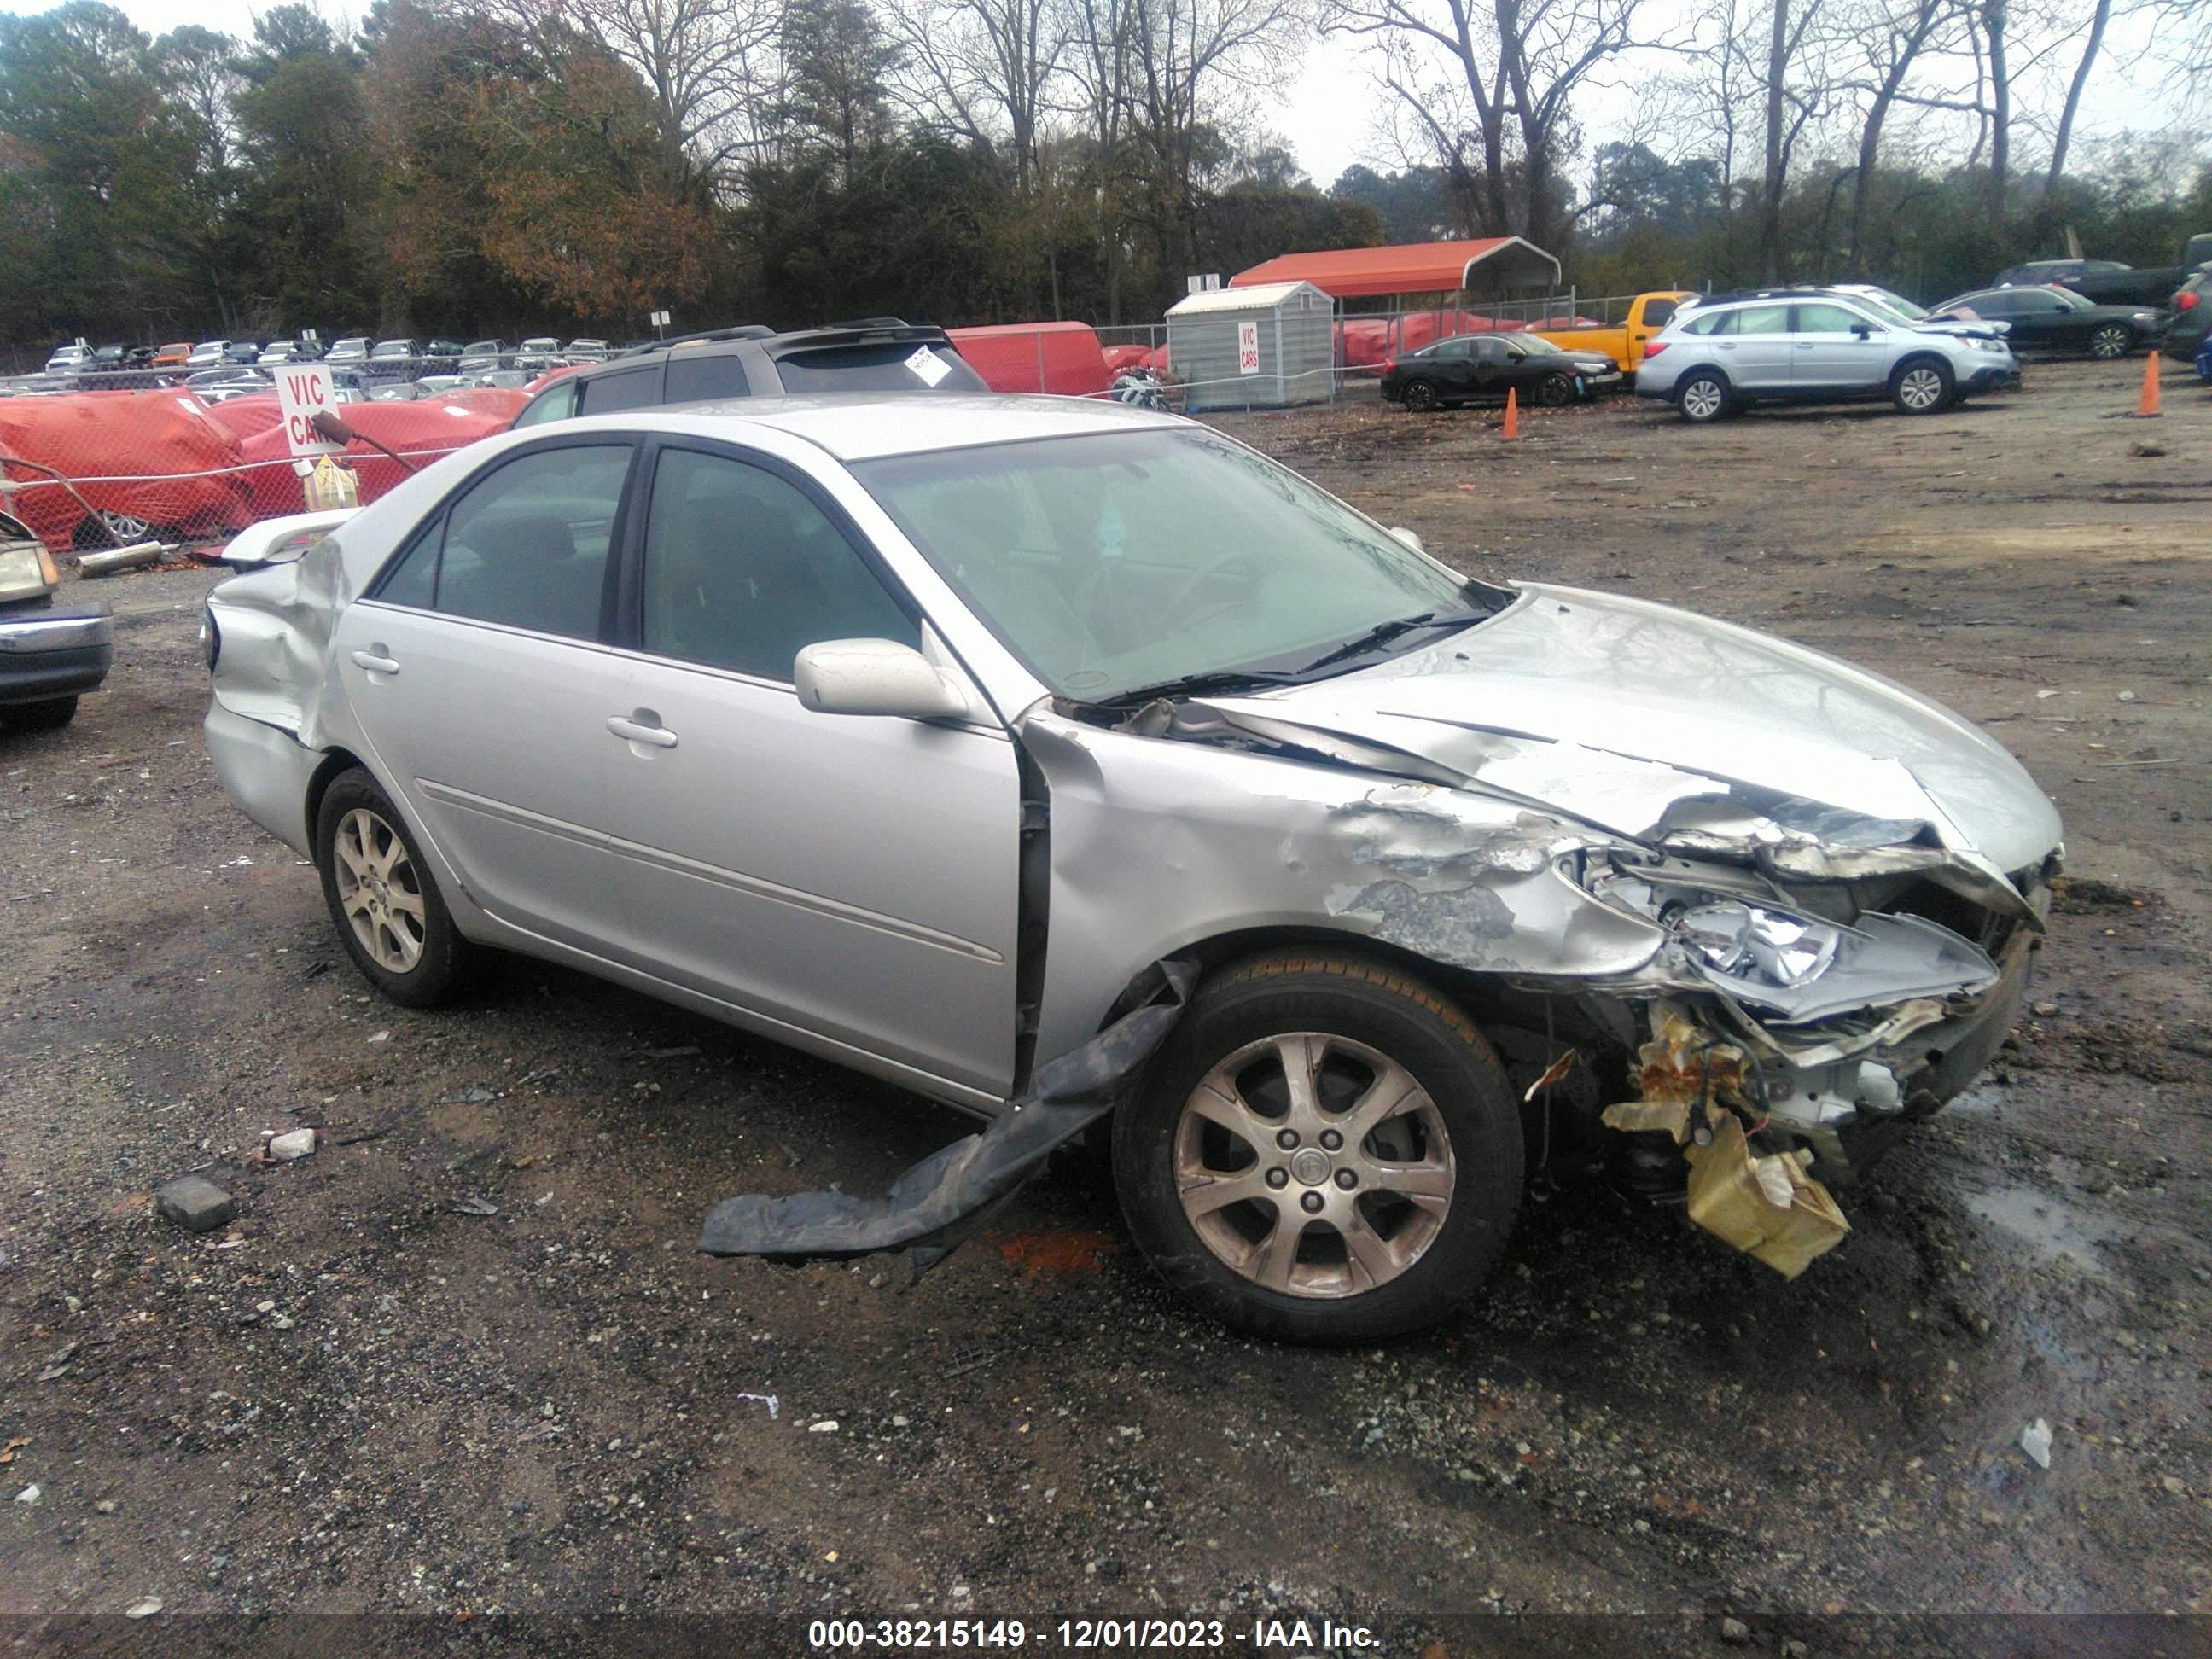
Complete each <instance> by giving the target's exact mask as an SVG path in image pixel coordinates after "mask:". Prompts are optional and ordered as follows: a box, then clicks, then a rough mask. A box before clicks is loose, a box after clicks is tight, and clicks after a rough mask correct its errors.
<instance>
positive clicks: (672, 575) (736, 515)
mask: <svg viewBox="0 0 2212 1659" xmlns="http://www.w3.org/2000/svg"><path fill="white" fill-rule="evenodd" d="M644 602H645V607H644V608H645V617H644V621H645V630H644V636H643V639H642V641H641V643H642V644H643V646H644V647H645V648H646V649H647V651H650V652H653V653H655V654H656V655H659V656H665V657H676V658H680V659H683V660H684V661H685V662H696V663H701V664H704V665H707V666H708V667H712V668H732V669H735V670H737V671H738V672H740V673H744V674H757V675H758V676H760V678H763V679H769V680H778V681H781V682H783V683H785V684H789V683H790V680H791V664H792V659H793V658H794V657H795V656H797V655H798V654H799V647H802V646H808V645H814V644H817V643H818V642H819V641H823V640H853V639H881V640H898V641H902V642H904V643H905V644H908V645H915V646H918V645H919V644H920V643H921V630H920V629H918V628H917V627H916V625H915V622H914V619H913V618H912V617H909V616H908V614H907V613H906V611H905V610H904V609H903V608H902V606H901V605H899V604H898V602H897V601H896V600H895V599H892V598H891V596H890V592H888V591H887V590H886V589H885V588H884V585H883V583H882V582H881V581H879V580H877V577H876V574H875V573H874V572H873V571H872V570H871V569H870V568H868V566H867V565H866V563H865V562H863V561H862V560H861V558H860V555H859V554H858V553H856V552H854V550H853V547H852V544H850V543H849V542H848V541H847V540H846V539H845V538H844V536H843V535H842V533H841V532H839V531H838V529H837V527H836V526H835V525H834V524H832V523H830V521H829V518H828V517H827V516H826V515H825V514H824V513H823V511H822V509H821V508H820V507H817V506H816V505H815V504H814V502H813V501H811V500H810V499H809V498H808V497H807V495H805V492H804V491H802V490H800V489H799V488H798V487H797V486H796V485H794V484H792V483H788V482H787V481H786V480H784V479H783V478H781V477H777V476H776V475H775V473H773V472H769V471H766V470H764V469H763V468H761V467H757V466H751V465H747V464H746V463H744V462H743V461H736V460H732V459H728V458H727V457H726V456H721V455H708V454H703V453H700V452H699V451H696V450H690V449H665V450H663V451H662V452H661V455H660V464H659V466H658V467H657V468H656V469H655V471H654V476H653V498H652V505H651V507H650V509H649V511H648V513H647V518H646V521H645V573H644Z"/></svg>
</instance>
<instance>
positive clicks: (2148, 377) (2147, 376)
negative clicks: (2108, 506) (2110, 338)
mask: <svg viewBox="0 0 2212 1659" xmlns="http://www.w3.org/2000/svg"><path fill="white" fill-rule="evenodd" d="M2158 369H2159V354H2158V350H2157V349H2156V348H2155V347H2154V348H2153V349H2151V351H2150V352H2149V353H2148V356H2145V358H2144V359H2143V389H2142V397H2141V398H2138V399H2136V416H2137V418H2139V419H2142V420H2148V419H2149V418H2151V417H2152V416H2154V415H2156V414H2157V413H2158ZM1506 395H1507V396H1508V397H1510V396H1511V395H1512V394H1511V393H1510V392H1508V393H1507V394H1506ZM1505 418H1506V419H1507V420H1508V421H1509V422H1510V421H1511V420H1512V418H1513V417H1512V416H1510V415H1508V416H1506V417H1505Z"/></svg>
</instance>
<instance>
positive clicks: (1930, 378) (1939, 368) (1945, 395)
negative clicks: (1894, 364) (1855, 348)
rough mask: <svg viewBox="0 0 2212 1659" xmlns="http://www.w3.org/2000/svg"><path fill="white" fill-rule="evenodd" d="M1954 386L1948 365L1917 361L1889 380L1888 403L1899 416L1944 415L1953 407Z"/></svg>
mask: <svg viewBox="0 0 2212 1659" xmlns="http://www.w3.org/2000/svg"><path fill="white" fill-rule="evenodd" d="M1952 384H1953V382H1952V377H1951V368H1950V365H1949V364H1948V363H1942V362H1936V360H1935V359H1934V358H1932V357H1915V358H1913V359H1912V360H1911V362H1905V363H1900V364H1899V366H1898V370H1897V373H1896V374H1893V375H1892V376H1891V377H1890V381H1889V400H1890V402H1892V403H1893V404H1896V405H1897V412H1898V413H1899V414H1900V415H1936V414H1941V413H1942V411H1943V410H1946V409H1948V408H1949V407H1950V404H1951V397H1952Z"/></svg>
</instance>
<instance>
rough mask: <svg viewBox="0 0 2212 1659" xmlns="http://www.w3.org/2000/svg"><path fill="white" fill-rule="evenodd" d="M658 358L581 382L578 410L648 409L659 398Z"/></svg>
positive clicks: (594, 412)
mask: <svg viewBox="0 0 2212 1659" xmlns="http://www.w3.org/2000/svg"><path fill="white" fill-rule="evenodd" d="M660 368H661V360H660V358H659V356H654V357H653V360H652V361H651V362H647V363H642V364H641V365H640V366H639V367H637V368H626V369H624V370H623V372H622V373H621V374H599V375H595V376H593V377H592V379H590V380H583V381H580V382H579V383H578V387H577V394H576V404H577V413H579V414H580V415H612V414H615V413H617V411H619V410H625V409H647V408H650V407H651V406H652V405H653V404H657V403H659V401H660Z"/></svg>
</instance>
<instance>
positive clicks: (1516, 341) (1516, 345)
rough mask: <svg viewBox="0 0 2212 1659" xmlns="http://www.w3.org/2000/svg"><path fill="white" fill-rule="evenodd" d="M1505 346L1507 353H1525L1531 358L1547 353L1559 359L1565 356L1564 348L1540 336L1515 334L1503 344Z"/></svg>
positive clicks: (1565, 350)
mask: <svg viewBox="0 0 2212 1659" xmlns="http://www.w3.org/2000/svg"><path fill="white" fill-rule="evenodd" d="M1505 346H1506V349H1508V350H1509V351H1525V352H1528V354H1530V355H1531V356H1535V355H1538V354H1540V353H1542V352H1547V351H1548V352H1551V353H1553V355H1554V356H1560V357H1564V356H1566V355H1567V349H1566V347H1565V346H1563V345H1561V344H1560V343H1559V342H1558V341H1557V340H1547V339H1546V338H1545V337H1543V336H1542V335H1541V334H1516V335H1514V336H1512V337H1510V339H1508V340H1507V341H1506V342H1505Z"/></svg>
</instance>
